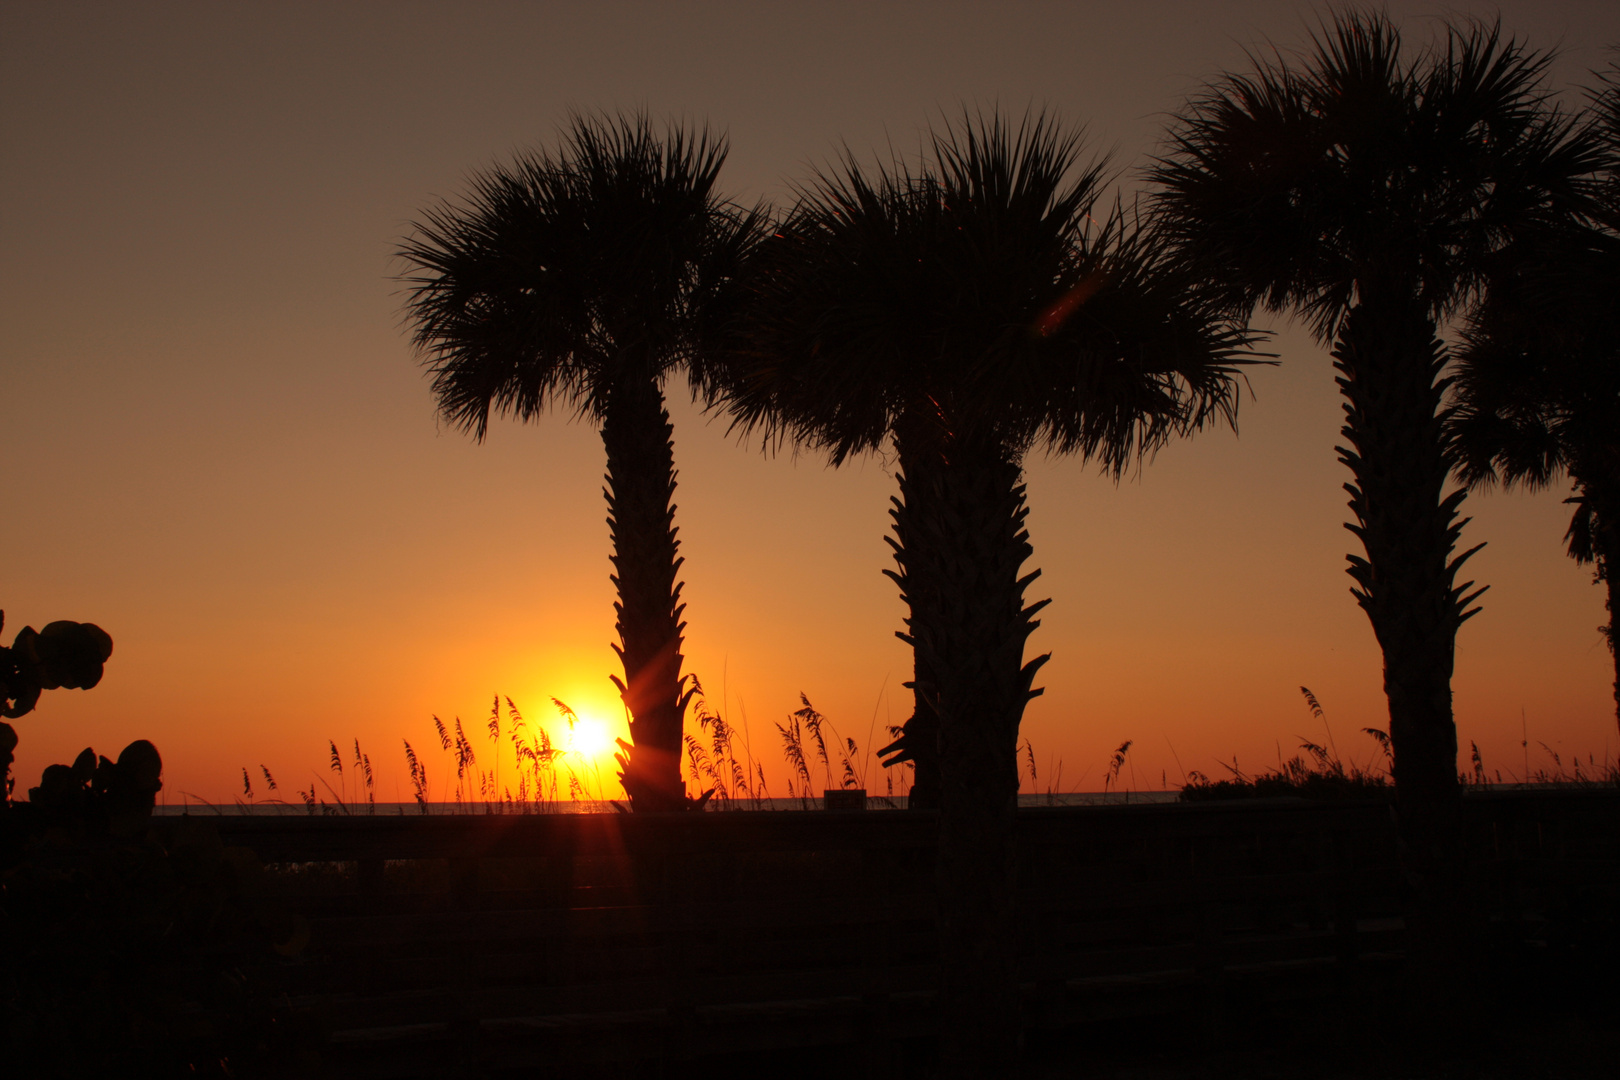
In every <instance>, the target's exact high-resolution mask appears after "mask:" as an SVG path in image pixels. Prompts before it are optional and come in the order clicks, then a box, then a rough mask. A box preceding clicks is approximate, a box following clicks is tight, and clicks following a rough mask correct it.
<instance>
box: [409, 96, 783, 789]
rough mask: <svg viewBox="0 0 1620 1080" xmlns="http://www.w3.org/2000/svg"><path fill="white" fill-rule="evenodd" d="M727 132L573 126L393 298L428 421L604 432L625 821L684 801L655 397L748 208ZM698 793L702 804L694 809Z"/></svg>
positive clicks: (416, 265) (739, 243)
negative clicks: (431, 412)
mask: <svg viewBox="0 0 1620 1080" xmlns="http://www.w3.org/2000/svg"><path fill="white" fill-rule="evenodd" d="M726 149H727V148H726V141H725V139H724V138H716V137H714V136H711V135H710V134H709V132H708V131H707V129H704V130H701V131H699V132H697V133H695V134H694V133H692V132H689V131H687V130H685V129H684V128H683V127H681V126H678V125H672V126H671V127H670V128H669V130H668V131H667V132H665V133H663V134H662V135H660V134H659V133H657V132H655V131H654V130H653V128H652V125H651V124H650V122H649V121H648V120H647V118H646V117H645V116H639V115H638V116H635V117H625V116H618V117H612V118H607V117H585V116H576V117H574V118H573V120H572V121H571V123H570V125H569V127H568V129H567V131H566V132H565V134H564V137H563V140H562V147H561V150H560V151H559V152H558V153H557V154H555V155H553V154H548V153H545V152H539V153H532V154H526V155H523V156H520V157H518V158H517V159H516V160H515V161H514V162H513V163H512V164H510V165H502V166H496V167H493V168H490V169H488V170H486V171H484V172H482V173H479V174H477V175H476V176H474V178H473V180H472V184H471V186H472V192H471V195H470V196H468V197H467V198H466V199H465V201H463V202H460V203H455V204H450V203H445V204H441V205H440V206H438V207H436V208H434V209H432V210H430V211H428V212H427V213H426V214H425V216H424V219H423V221H422V222H421V223H420V224H418V225H416V226H415V229H414V235H413V236H412V237H411V238H410V239H409V240H408V241H407V242H405V243H404V244H403V245H402V247H401V248H400V255H401V256H402V257H403V258H404V259H405V260H406V262H407V263H408V264H409V265H410V267H411V270H412V272H411V273H410V274H408V275H407V276H405V277H404V278H403V280H404V281H405V282H406V283H407V284H408V285H409V286H410V287H411V292H410V298H409V301H408V303H407V305H406V312H407V316H408V318H409V319H410V320H411V322H412V323H413V324H414V341H415V343H416V345H417V348H418V349H419V350H420V352H421V354H422V355H423V357H424V362H425V363H426V364H427V366H428V368H429V370H430V371H431V372H432V375H433V391H434V393H435V394H436V395H437V397H438V401H439V408H440V411H441V414H442V415H443V416H444V417H445V419H446V420H448V421H449V422H450V423H452V424H453V425H455V426H456V427H459V428H461V429H463V430H465V431H469V432H471V433H472V434H473V436H474V437H475V438H477V439H478V440H480V441H482V440H483V438H484V436H485V434H486V432H487V431H488V426H489V417H490V413H491V411H492V410H493V411H495V412H497V413H499V414H501V415H512V416H516V417H517V418H518V419H520V420H524V421H529V420H534V419H536V418H537V417H538V416H539V415H540V414H541V413H542V412H543V411H545V410H546V409H548V408H550V407H552V406H553V405H562V406H566V407H568V408H571V409H572V410H573V411H574V413H575V415H576V416H577V417H578V418H582V419H588V420H589V421H591V422H593V423H595V424H598V425H600V428H601V433H602V444H603V446H604V448H605V449H606V451H607V477H606V480H607V487H606V488H605V489H604V494H605V495H606V497H607V502H608V525H609V530H610V536H611V539H612V543H613V555H612V562H613V568H614V573H613V575H612V580H613V582H614V585H615V586H616V588H617V589H618V601H617V603H615V604H614V610H615V612H616V614H617V616H618V618H617V630H618V634H619V642H618V644H616V645H614V651H615V652H617V653H618V656H619V659H620V661H621V662H622V665H623V669H624V677H623V678H622V679H621V678H619V677H617V676H610V678H612V679H613V682H614V683H615V685H617V687H618V689H619V693H620V695H621V697H622V698H623V700H624V703H625V706H626V708H627V709H628V711H629V713H630V718H631V719H630V742H629V743H624V742H623V741H622V740H621V742H620V746H621V748H622V751H623V752H622V753H620V754H619V755H617V757H618V761H619V765H620V769H621V772H620V777H619V778H620V780H621V782H622V783H623V784H624V789H625V792H626V793H627V794H628V795H629V797H630V801H631V804H632V806H633V807H634V808H635V809H636V810H638V811H641V810H673V809H678V808H681V807H682V806H685V805H688V804H689V800H688V799H687V797H686V794H685V788H684V785H683V784H682V782H681V778H680V747H681V734H682V723H683V717H684V714H685V710H686V706H687V703H688V700H689V698H690V696H691V693H692V690H691V688H690V687H689V686H687V685H686V683H687V681H688V680H687V677H686V676H683V675H682V673H681V663H682V660H683V657H682V655H681V643H682V633H683V631H684V629H685V625H686V624H685V623H684V622H683V621H682V620H681V616H682V614H683V611H684V608H685V605H684V604H683V603H682V602H681V595H680V594H681V583H680V582H679V581H678V580H677V574H678V572H679V569H680V564H681V559H680V557H679V555H678V553H677V552H678V547H679V544H678V541H677V540H676V530H675V528H674V524H673V521H674V506H673V505H672V503H671V499H672V496H673V494H674V490H675V468H674V450H673V445H672V442H671V439H672V434H673V429H672V428H671V426H670V422H669V413H668V412H667V411H666V410H665V408H664V398H663V389H662V388H663V385H664V382H665V380H666V379H667V377H668V376H669V374H670V373H671V372H673V371H676V370H682V371H684V372H685V373H686V374H687V376H688V377H689V379H691V380H692V384H693V387H694V392H698V391H703V390H706V388H707V387H708V385H709V375H708V374H707V372H708V366H707V365H706V364H705V362H704V359H703V357H704V350H703V340H704V337H705V333H706V329H705V328H706V327H708V326H710V325H711V323H710V320H711V319H714V318H717V317H718V316H717V314H716V313H717V307H716V305H717V304H718V302H719V299H720V297H722V296H723V295H724V291H725V290H724V288H723V286H724V283H725V280H726V278H727V276H728V275H729V274H730V273H731V272H732V269H733V268H734V266H735V265H736V261H737V259H738V257H739V256H740V254H741V252H742V251H743V250H744V249H745V248H746V247H747V246H748V244H749V243H750V242H751V241H752V239H753V237H754V236H755V235H756V233H757V231H758V227H759V222H760V215H758V214H757V213H753V212H748V211H743V210H740V209H738V208H736V207H735V206H734V205H733V204H731V203H729V202H727V201H725V200H724V199H722V198H721V197H720V196H719V194H718V193H717V192H716V188H715V182H716V177H717V175H718V173H719V171H720V167H721V165H722V164H723V163H724V161H725V157H726ZM701 801H702V800H701V799H700V800H698V802H699V803H701Z"/></svg>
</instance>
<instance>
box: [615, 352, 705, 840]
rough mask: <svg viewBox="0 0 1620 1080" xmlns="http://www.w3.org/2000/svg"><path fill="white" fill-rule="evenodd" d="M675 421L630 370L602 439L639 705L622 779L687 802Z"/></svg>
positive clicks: (658, 800)
mask: <svg viewBox="0 0 1620 1080" xmlns="http://www.w3.org/2000/svg"><path fill="white" fill-rule="evenodd" d="M673 435H674V429H673V428H672V427H671V425H670V422H669V413H668V411H667V410H665V408H664V401H663V395H662V394H660V393H659V391H658V388H657V386H656V385H655V384H653V383H652V381H651V380H650V379H648V380H638V379H634V378H631V379H626V380H625V381H624V382H622V383H620V385H619V386H617V387H616V388H615V389H614V390H613V392H612V394H611V395H610V396H609V398H608V401H607V408H606V410H605V414H604V418H603V421H602V445H603V447H604V448H605V449H606V450H607V477H606V481H607V487H606V488H604V489H603V494H604V495H605V496H606V498H607V504H608V528H609V529H610V531H611V536H612V542H613V556H612V562H613V570H614V572H613V584H614V587H615V588H616V589H617V590H618V600H617V601H616V602H615V603H614V605H613V609H614V611H615V613H616V614H617V616H618V619H617V624H616V628H617V630H618V632H619V643H618V644H617V645H615V646H614V651H615V652H616V653H618V655H619V659H620V661H621V662H622V663H623V665H624V678H623V679H622V680H620V679H618V678H616V677H615V678H614V680H613V681H614V683H615V685H617V686H618V688H619V693H620V696H621V697H622V698H623V699H624V704H625V708H627V709H629V710H630V742H629V744H625V743H622V742H621V743H620V746H621V747H622V748H623V752H622V753H620V754H618V755H616V757H617V759H618V762H619V765H620V768H621V770H622V771H621V773H620V780H621V782H622V783H623V784H624V790H625V793H626V794H627V795H629V797H630V802H631V805H632V806H633V808H634V809H636V810H678V809H681V808H682V807H683V805H684V804H685V795H686V792H685V786H684V785H683V784H682V782H681V768H680V765H681V760H680V759H681V733H682V720H683V717H684V715H685V712H686V705H687V702H688V701H689V700H690V698H691V691H690V690H684V692H683V686H682V678H681V662H682V660H683V657H682V655H681V641H682V638H681V634H682V631H683V630H684V629H685V627H686V624H685V623H684V622H682V621H681V613H682V612H683V611H684V610H685V606H686V605H684V604H682V603H681V583H680V582H679V581H677V580H676V575H677V573H678V572H679V570H680V565H681V561H682V560H681V558H680V556H679V554H678V550H679V547H680V542H679V541H678V540H676V538H675V533H676V530H675V527H674V517H675V508H674V506H673V505H672V501H671V500H672V499H673V497H674V494H675V456H674V445H673V442H672V437H673Z"/></svg>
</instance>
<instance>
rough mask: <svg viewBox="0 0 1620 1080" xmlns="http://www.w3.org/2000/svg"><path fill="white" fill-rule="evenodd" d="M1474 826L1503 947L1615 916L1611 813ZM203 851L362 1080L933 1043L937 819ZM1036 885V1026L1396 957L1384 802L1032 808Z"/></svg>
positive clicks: (1616, 839)
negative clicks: (256, 901)
mask: <svg viewBox="0 0 1620 1080" xmlns="http://www.w3.org/2000/svg"><path fill="white" fill-rule="evenodd" d="M1465 810H1466V820H1467V831H1468V847H1469V873H1470V874H1471V875H1473V877H1474V891H1475V893H1476V895H1478V896H1479V897H1480V899H1481V902H1482V904H1483V905H1484V906H1485V908H1486V909H1487V914H1488V916H1489V917H1490V918H1492V919H1493V920H1495V921H1497V922H1498V923H1500V924H1503V925H1513V924H1514V923H1515V921H1518V922H1523V923H1525V925H1529V922H1528V920H1531V919H1533V918H1534V917H1535V916H1537V915H1538V914H1540V913H1543V912H1545V911H1546V910H1550V909H1552V908H1554V907H1559V906H1560V905H1562V906H1563V907H1566V908H1567V906H1568V905H1569V904H1570V903H1572V902H1574V903H1611V904H1620V792H1606V791H1579V792H1572V793H1564V792H1560V793H1512V794H1503V795H1479V796H1470V797H1469V798H1468V799H1467V800H1466V802H1465ZM212 824H213V825H214V827H216V828H217V829H218V831H219V833H220V835H221V838H222V839H223V840H224V841H225V842H226V843H227V844H231V845H237V846H241V847H245V848H250V849H252V850H253V851H254V852H255V853H256V855H257V856H258V858H259V859H260V860H262V861H263V862H264V863H266V864H267V865H268V867H269V870H270V873H268V874H267V875H266V877H265V881H266V883H267V884H266V889H267V890H268V891H269V892H270V894H271V896H272V899H273V902H275V903H278V904H282V905H285V906H286V908H288V909H290V910H291V911H293V912H294V913H296V914H297V915H298V916H299V917H300V918H302V919H304V920H306V921H307V924H308V925H309V927H310V941H309V945H308V947H307V948H306V949H305V950H304V951H303V952H302V953H301V954H300V955H298V956H297V957H295V958H292V959H290V960H288V961H287V962H286V963H285V965H284V966H282V967H280V968H277V969H275V970H272V971H267V972H265V973H263V974H264V977H265V978H270V979H274V980H277V981H278V983H279V985H280V986H281V987H282V989H284V990H285V992H286V993H287V994H288V995H290V999H291V1000H292V1001H293V1002H294V1003H295V1004H296V1005H297V1006H298V1007H299V1008H302V1009H305V1010H308V1011H309V1012H310V1014H311V1015H315V1016H318V1018H319V1019H320V1022H321V1023H322V1024H323V1025H324V1026H325V1028H326V1029H327V1030H329V1031H330V1032H331V1035H330V1046H329V1049H330V1051H331V1052H332V1054H333V1055H335V1057H336V1058H338V1059H344V1060H346V1061H347V1062H348V1065H347V1066H346V1067H348V1068H350V1069H351V1071H353V1072H355V1073H356V1074H357V1075H362V1074H363V1075H389V1076H393V1075H417V1074H420V1075H438V1074H439V1073H441V1072H442V1071H443V1068H444V1061H445V1060H446V1056H447V1055H448V1056H449V1057H456V1058H458V1059H464V1058H465V1057H466V1056H467V1055H473V1056H475V1057H476V1058H477V1059H478V1060H480V1061H485V1062H495V1063H497V1064H499V1063H506V1064H509V1065H513V1066H521V1065H523V1064H524V1063H525V1062H539V1061H545V1062H549V1063H552V1064H556V1063H557V1062H566V1061H568V1060H575V1059H578V1060H581V1061H583V1060H586V1059H601V1058H603V1057H604V1056H605V1057H608V1058H613V1057H620V1058H627V1059H629V1058H643V1059H645V1058H653V1057H667V1056H670V1055H675V1056H679V1055H681V1054H688V1053H691V1052H693V1048H694V1047H697V1048H702V1047H705V1046H712V1045H724V1046H725V1047H727V1048H728V1049H731V1050H735V1051H737V1052H742V1051H745V1050H746V1049H747V1048H748V1047H750V1046H758V1047H775V1048H780V1047H783V1046H789V1045H813V1044H816V1043H823V1042H825V1043H840V1044H850V1043H855V1044H862V1043H865V1044H868V1045H869V1046H870V1047H872V1048H874V1049H873V1050H872V1052H873V1053H881V1052H883V1051H882V1048H883V1047H885V1046H888V1047H892V1046H893V1045H896V1041H897V1040H902V1039H904V1038H907V1037H909V1036H913V1035H920V1034H924V1033H926V1032H928V1031H929V1030H931V1026H932V1024H933V1021H932V1018H931V1008H932V992H933V987H934V985H935V981H936V956H935V931H934V909H933V903H934V901H933V848H934V839H935V827H936V823H935V820H934V818H933V816H932V815H931V814H928V813H920V812H907V813H876V812H866V813H862V812H847V813H846V812H817V811H810V812H754V813H708V814H687V815H668V816H663V815H620V814H611V815H607V814H604V815H580V816H572V815H543V816H521V815H518V816H499V815H496V816H472V815H469V816H458V817H448V816H430V817H337V818H333V817H318V818H305V817H295V816H288V817H222V818H216V819H212ZM1018 866H1019V905H1020V907H1019V943H1020V954H1019V970H1020V972H1021V977H1022V981H1023V984H1024V994H1025V1005H1026V1016H1027V1018H1028V1022H1029V1023H1030V1024H1031V1025H1034V1026H1042V1025H1062V1024H1068V1023H1073V1022H1075V1021H1076V1020H1081V1019H1087V1018H1091V1019H1096V1018H1100V1017H1107V1016H1110V1015H1121V1014H1128V1013H1138V1014H1140V1013H1144V1012H1153V1011H1158V1010H1171V1009H1178V1008H1212V1007H1214V1008H1218V1007H1220V1004H1221V1002H1222V1001H1232V1000H1237V999H1238V998H1240V997H1241V995H1242V994H1244V993H1285V994H1287V993H1308V992H1327V991H1330V990H1331V989H1332V988H1333V987H1334V986H1343V985H1345V983H1346V981H1347V980H1353V979H1355V978H1359V977H1361V976H1360V974H1359V973H1361V972H1364V971H1366V970H1369V969H1376V968H1377V967H1378V966H1379V965H1380V964H1386V965H1387V964H1388V963H1391V962H1398V957H1399V954H1400V949H1401V935H1402V933H1403V930H1402V922H1401V919H1400V910H1401V893H1400V889H1401V879H1400V876H1399V873H1398V871H1397V866H1396V839H1395V829H1394V825H1393V819H1392V814H1391V808H1390V806H1389V805H1388V804H1385V803H1378V802H1367V803H1346V804H1320V803H1316V804H1313V803H1306V802H1303V801H1297V802H1296V801H1266V802H1243V803H1204V804H1190V805H1188V804H1182V805H1176V804H1171V805H1149V806H1130V807H1125V806H1110V807H1075V808H1054V809H1032V810H1022V811H1020V814H1019V821H1018ZM1245 988H1247V989H1245ZM345 1055H347V1057H346V1058H345Z"/></svg>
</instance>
